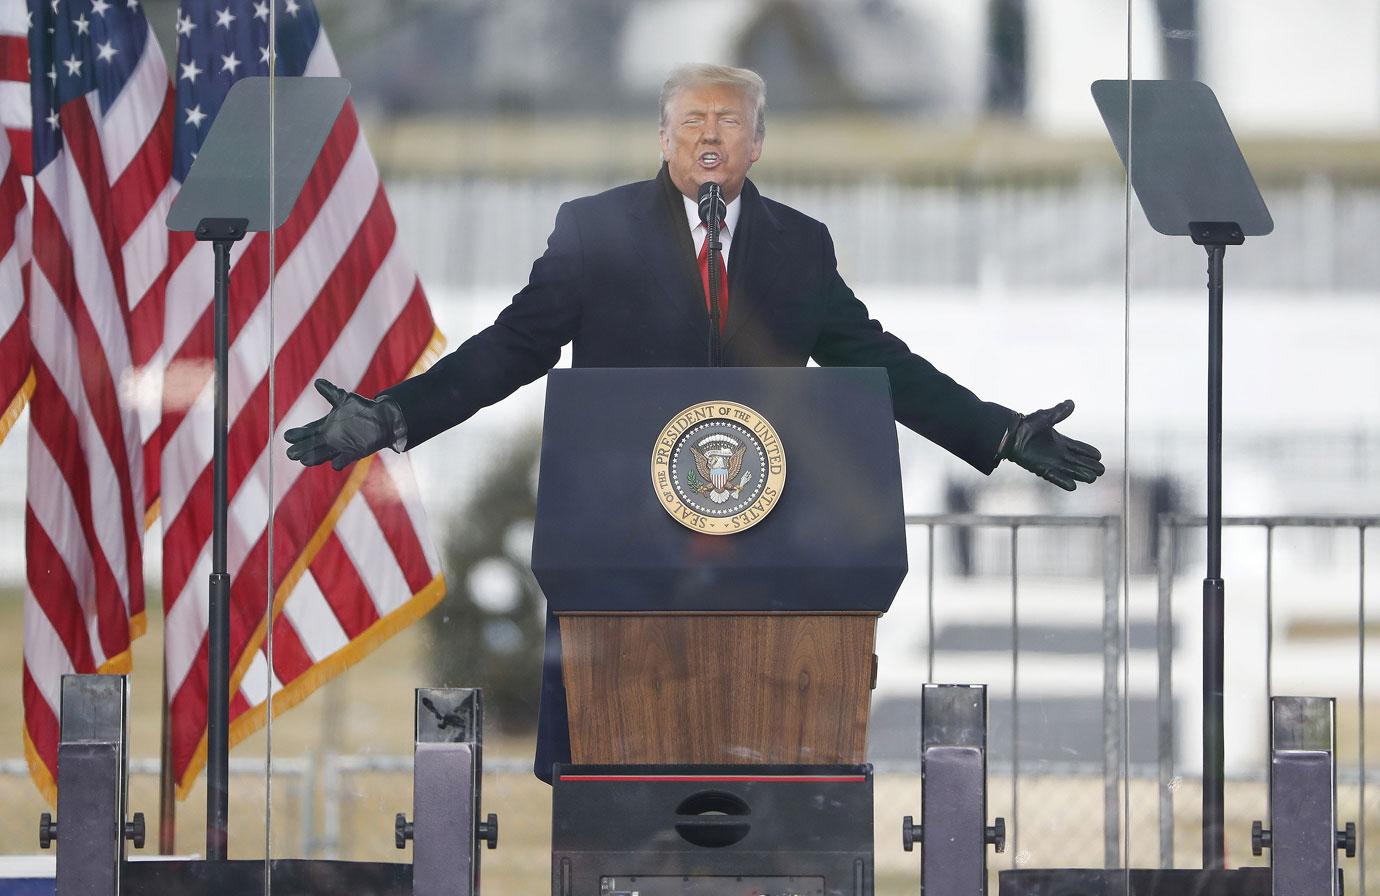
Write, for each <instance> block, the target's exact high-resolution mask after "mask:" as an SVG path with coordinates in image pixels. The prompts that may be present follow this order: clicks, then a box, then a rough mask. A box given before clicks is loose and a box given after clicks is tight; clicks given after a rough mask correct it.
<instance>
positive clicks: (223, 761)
mask: <svg viewBox="0 0 1380 896" xmlns="http://www.w3.org/2000/svg"><path fill="white" fill-rule="evenodd" d="M248 225H249V221H248V219H245V218H204V219H202V221H201V223H200V224H198V225H197V229H196V237H197V239H198V240H201V241H204V242H210V243H211V248H212V250H213V251H214V253H215V268H216V289H215V303H214V310H213V315H214V318H215V365H216V391H215V438H214V441H213V446H214V449H213V450H214V454H213V462H212V477H213V479H212V482H213V484H212V514H213V516H212V520H213V524H212V530H211V580H210V619H209V631H208V633H207V645H208V649H207V660H208V662H207V665H208V670H207V694H206V858H208V859H210V860H212V861H223V860H224V859H225V858H226V857H227V855H228V853H229V845H230V844H229V839H230V838H229V827H230V574H229V572H228V571H227V570H226V559H225V537H226V531H225V516H226V509H227V507H228V505H229V495H228V494H227V487H226V466H225V462H226V457H225V446H226V438H227V433H228V432H229V402H228V399H227V395H226V391H227V390H226V387H227V384H228V383H229V380H230V248H231V247H232V246H233V245H234V244H235V242H236V241H237V240H239V239H241V238H242V237H243V236H244V234H245V229H246V228H247V227H248Z"/></svg>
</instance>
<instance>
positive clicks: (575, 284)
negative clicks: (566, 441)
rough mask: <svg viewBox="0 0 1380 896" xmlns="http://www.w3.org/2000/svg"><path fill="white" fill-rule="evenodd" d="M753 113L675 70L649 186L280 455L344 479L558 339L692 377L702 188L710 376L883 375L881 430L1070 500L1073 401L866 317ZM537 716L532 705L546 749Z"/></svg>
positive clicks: (577, 348) (452, 417)
mask: <svg viewBox="0 0 1380 896" xmlns="http://www.w3.org/2000/svg"><path fill="white" fill-rule="evenodd" d="M765 108H766V90H765V85H764V84H763V82H762V79H761V77H759V76H758V75H757V74H756V73H755V72H752V71H748V70H746V69H737V68H727V67H723V66H715V65H698V64H697V65H686V66H682V67H679V68H677V69H675V70H674V71H673V72H672V73H671V75H670V77H669V78H668V79H667V80H666V83H665V85H664V86H663V88H662V91H661V122H660V131H659V133H660V141H661V152H662V157H663V159H664V163H663V164H662V167H661V170H660V171H659V172H658V173H657V175H656V176H655V177H654V178H652V179H651V180H647V181H641V182H638V183H633V184H627V185H625V186H621V187H616V188H614V189H612V190H608V191H606V192H604V193H600V194H598V195H596V196H586V197H582V198H579V199H574V200H572V201H569V202H566V203H565V204H564V205H562V206H561V208H560V210H559V211H558V212H557V214H556V221H555V226H554V228H553V230H552V232H551V236H550V238H549V239H548V242H547V249H546V252H545V253H544V254H543V255H542V256H541V257H540V258H538V259H537V260H536V262H535V263H534V264H533V266H532V273H531V276H530V278H529V280H528V283H527V285H526V286H525V287H524V288H523V289H522V290H521V291H520V292H519V293H518V294H517V295H516V296H514V297H513V301H512V303H511V304H509V305H508V306H507V307H506V308H505V309H504V310H503V311H502V312H501V313H500V314H499V315H498V318H497V319H496V320H495V322H494V323H493V325H492V326H489V327H488V328H486V329H484V330H481V331H480V332H479V333H477V334H475V335H474V336H472V337H470V338H469V339H467V340H466V341H465V342H463V343H462V344H461V345H460V346H459V347H458V348H456V349H455V351H453V352H451V353H450V354H449V355H447V356H446V357H444V358H442V359H441V360H440V361H439V362H438V363H437V364H436V365H435V366H434V367H432V368H431V369H430V370H429V371H427V372H425V373H423V374H420V375H418V376H416V377H413V378H412V379H409V380H407V381H405V382H402V383H398V384H396V385H394V386H391V387H389V388H388V389H385V390H384V391H383V392H382V393H380V394H379V395H378V396H377V397H376V398H373V399H370V398H366V397H364V396H361V395H358V394H356V393H353V392H347V391H345V390H344V389H341V388H339V387H337V386H335V385H333V384H331V383H329V382H327V381H325V380H318V381H317V384H316V385H317V389H318V390H319V391H320V392H321V394H322V395H323V396H324V397H325V398H326V399H327V400H328V401H329V402H330V404H331V411H330V412H329V413H328V414H326V415H325V416H324V417H322V418H321V419H319V420H316V421H314V422H312V423H309V424H307V425H305V426H301V427H296V428H294V429H289V430H288V431H287V432H286V433H285V436H286V439H287V441H288V442H289V443H291V444H290V446H289V448H288V449H287V453H288V456H289V457H290V458H292V459H294V460H298V461H301V462H302V463H303V464H305V465H308V466H311V465H315V464H321V463H326V462H330V463H331V465H332V466H333V467H335V468H336V469H343V468H344V467H345V466H347V465H349V464H351V463H354V462H355V461H357V460H359V459H360V458H363V457H366V456H368V455H369V454H372V453H373V452H375V451H379V450H380V449H383V448H386V447H391V448H393V449H394V450H407V449H411V448H414V447H416V446H418V445H420V444H422V443H423V442H425V441H426V440H428V439H430V438H431V437H433V436H435V435H436V434H437V433H439V432H441V431H443V430H445V429H448V428H450V427H452V426H454V425H456V424H457V423H461V422H462V421H464V420H466V419H468V418H469V417H470V416H471V415H473V414H474V413H475V412H476V411H478V410H479V409H480V408H483V407H486V406H488V405H490V404H493V403H495V402H497V401H500V400H502V399H503V398H505V397H507V396H508V395H510V394H511V393H512V392H514V391H515V390H516V389H517V388H518V387H520V386H523V385H525V384H527V383H530V382H532V381H533V380H535V379H537V378H538V377H541V376H543V375H544V374H545V373H546V372H547V371H548V370H550V369H551V368H552V367H553V366H555V364H556V363H557V361H558V360H559V359H560V357H561V352H562V350H563V348H564V347H565V345H566V344H571V345H572V350H573V355H572V359H571V363H572V365H573V366H575V367H703V366H705V365H706V363H707V359H708V351H707V346H708V344H709V341H710V339H709V337H710V315H709V301H710V300H709V295H710V287H709V267H708V259H707V253H706V252H705V243H706V229H705V226H704V224H703V223H702V222H701V220H700V215H699V208H698V203H697V199H698V196H699V190H700V187H701V185H703V184H705V183H707V182H710V181H713V182H715V183H717V184H718V185H719V186H720V188H721V190H722V195H723V200H724V202H725V203H726V213H725V214H724V215H723V218H722V222H721V225H720V242H721V244H722V247H723V248H722V250H721V261H722V263H723V265H724V267H723V268H721V275H720V277H719V282H720V283H721V284H723V285H724V286H722V287H721V291H720V302H719V308H720V330H721V333H720V339H721V345H722V357H723V363H724V365H725V366H734V367H801V366H804V365H805V364H806V362H807V361H808V360H810V359H814V360H815V361H816V362H817V363H818V364H820V365H821V366H856V367H882V368H885V369H886V370H887V373H888V375H889V377H890V381H891V389H892V400H893V404H894V408H895V416H896V420H897V421H898V422H899V423H902V424H904V425H905V426H907V427H909V428H910V429H912V430H914V431H916V432H918V433H920V434H921V435H923V436H925V437H926V438H928V439H929V440H930V441H932V442H934V443H936V444H937V445H939V446H940V447H942V448H945V449H946V450H948V451H950V452H951V453H953V454H954V455H956V456H958V457H960V458H962V459H963V460H965V461H967V462H968V463H969V464H970V465H972V466H973V467H974V468H976V469H977V470H979V471H981V472H982V473H984V474H986V473H991V472H992V470H993V469H995V468H996V466H997V464H998V463H999V462H1001V461H1002V460H1009V461H1012V462H1014V463H1015V464H1017V465H1018V466H1020V467H1023V468H1025V469H1026V470H1029V471H1030V472H1032V473H1034V474H1035V475H1037V476H1040V477H1042V478H1043V479H1045V480H1047V481H1049V482H1051V483H1053V484H1055V485H1057V486H1059V487H1060V488H1064V489H1067V490H1069V491H1072V490H1073V489H1074V488H1075V487H1076V484H1077V483H1079V482H1083V483H1091V482H1093V481H1094V480H1096V479H1097V477H1098V476H1100V475H1102V473H1103V472H1104V468H1103V465H1102V463H1101V454H1100V453H1099V452H1098V450H1097V449H1096V448H1094V447H1093V446H1091V445H1088V444H1086V443H1083V442H1080V441H1077V440H1075V439H1071V438H1068V437H1066V436H1064V435H1062V434H1060V433H1059V432H1058V431H1056V430H1055V428H1054V427H1055V424H1057V423H1059V422H1060V421H1062V420H1064V419H1065V418H1067V417H1068V416H1069V414H1071V413H1072V412H1073V402H1072V401H1064V402H1062V403H1060V404H1058V405H1056V406H1054V407H1051V408H1047V409H1044V410H1037V411H1035V412H1033V413H1030V414H1020V413H1017V412H1016V411H1013V410H1011V409H1009V408H1006V407H1003V406H1002V405H999V404H995V403H992V402H986V401H983V400H981V399H979V398H978V397H977V396H976V395H974V394H973V393H972V392H971V391H970V390H968V389H966V388H965V387H963V386H962V385H960V384H958V383H957V382H955V381H954V380H953V379H951V378H950V377H949V376H947V375H945V374H944V373H942V372H940V371H939V370H937V369H936V368H935V367H934V366H933V365H932V364H930V363H929V362H928V361H926V360H925V359H924V358H922V357H920V356H919V355H917V354H915V353H914V352H912V351H910V349H909V348H907V346H906V344H905V343H904V342H903V341H901V339H899V338H898V337H896V336H894V335H892V334H891V333H889V332H887V331H886V330H884V329H883V328H882V326H881V325H880V324H879V323H878V322H877V321H875V320H872V319H871V318H870V317H869V315H868V312H867V308H866V307H865V306H864V305H863V303H862V302H861V301H860V300H859V299H858V298H857V297H856V296H855V295H854V294H853V291H852V290H851V289H849V287H848V285H847V283H845V282H844V280H843V278H842V277H841V276H840V274H839V271H838V268H837V264H836V260H835V256H834V244H833V240H832V238H831V236H830V234H829V230H828V228H827V227H826V226H825V225H824V224H822V223H820V222H818V221H815V220H813V219H811V218H809V217H807V216H806V215H803V214H801V213H800V212H798V211H796V210H795V209H792V208H790V207H788V206H786V205H783V204H781V203H779V202H775V201H773V200H771V199H768V198H766V197H765V196H763V195H762V194H761V193H760V192H759V191H758V189H757V187H756V186H755V185H754V184H753V183H752V181H750V180H748V179H747V173H748V170H749V169H750V168H751V167H752V164H753V163H754V162H756V161H757V160H758V159H759V158H760V157H761V154H762V148H763V143H764V138H765V136H766V120H765V117H764V113H765ZM725 287H726V288H725ZM557 674H559V673H557ZM561 708H562V709H563V707H561ZM562 720H563V713H562ZM548 721H549V719H548V713H547V712H546V711H545V702H544V711H543V722H542V728H543V742H544V745H547V744H546V743H545V741H546V734H547V730H546V729H547V728H548ZM559 733H560V732H556V735H557V736H559ZM551 746H552V748H553V749H554V751H555V754H556V755H555V756H554V757H553V758H554V761H563V757H562V756H561V755H560V746H559V744H556V745H551ZM539 750H540V748H539ZM566 758H568V755H567V757H566ZM544 767H545V768H546V769H547V770H548V771H549V769H550V765H549V764H545V766H544Z"/></svg>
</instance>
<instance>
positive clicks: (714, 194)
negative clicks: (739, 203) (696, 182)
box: [700, 181, 728, 232]
mask: <svg viewBox="0 0 1380 896" xmlns="http://www.w3.org/2000/svg"><path fill="white" fill-rule="evenodd" d="M711 208H712V209H714V210H715V211H717V212H718V214H716V215H714V216H713V220H714V223H713V224H710V223H709V221H710V214H709V210H710V209H711ZM727 215H728V206H727V205H726V204H725V203H724V194H723V188H722V187H720V186H719V185H718V184H716V183H714V182H713V181H709V182H708V183H704V184H700V223H701V224H703V225H704V227H705V229H706V230H713V231H715V232H717V231H718V229H719V222H720V221H722V220H723V219H724V218H725V217H726V216H727Z"/></svg>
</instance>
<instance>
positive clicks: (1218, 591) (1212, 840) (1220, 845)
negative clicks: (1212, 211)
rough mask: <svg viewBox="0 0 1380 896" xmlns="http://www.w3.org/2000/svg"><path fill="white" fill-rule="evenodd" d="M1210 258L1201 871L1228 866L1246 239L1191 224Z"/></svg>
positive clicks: (1231, 229)
mask: <svg viewBox="0 0 1380 896" xmlns="http://www.w3.org/2000/svg"><path fill="white" fill-rule="evenodd" d="M1189 231H1190V233H1191V235H1192V237H1193V241H1194V242H1195V243H1197V244H1199V245H1200V246H1202V247H1203V248H1204V249H1206V250H1207V256H1208V395H1207V399H1208V402H1207V404H1208V433H1207V435H1208V439H1207V443H1208V454H1207V492H1208V493H1207V505H1208V506H1207V576H1206V577H1205V578H1204V579H1203V867H1204V868H1207V869H1217V868H1225V867H1226V797H1225V784H1224V777H1225V764H1226V749H1225V743H1226V728H1225V723H1224V721H1223V699H1222V692H1223V672H1224V668H1225V655H1226V640H1225V631H1224V628H1225V618H1226V591H1227V586H1226V582H1225V581H1223V579H1222V260H1223V258H1224V257H1225V256H1226V254H1227V246H1228V245H1240V244H1241V243H1242V242H1244V240H1245V238H1244V236H1243V234H1242V232H1241V228H1240V227H1238V226H1237V225H1236V224H1234V223H1217V222H1210V223H1198V222H1195V223H1191V224H1189Z"/></svg>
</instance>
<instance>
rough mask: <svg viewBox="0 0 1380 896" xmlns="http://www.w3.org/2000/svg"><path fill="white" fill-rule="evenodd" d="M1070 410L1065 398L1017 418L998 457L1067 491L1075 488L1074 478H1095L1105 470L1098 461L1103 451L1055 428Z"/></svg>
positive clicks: (1090, 479) (1088, 479) (1080, 479)
mask: <svg viewBox="0 0 1380 896" xmlns="http://www.w3.org/2000/svg"><path fill="white" fill-rule="evenodd" d="M1072 413H1073V402H1072V401H1068V400H1065V401H1061V402H1060V403H1059V404H1057V405H1055V406H1054V407H1052V408H1045V409H1044V410H1042V411H1036V412H1034V413H1033V414H1027V415H1024V416H1022V417H1020V418H1019V419H1018V420H1017V421H1016V423H1015V425H1013V426H1012V427H1011V430H1010V432H1008V433H1007V435H1006V439H1005V440H1004V441H1003V443H1002V449H1001V452H1000V456H1001V457H1002V459H1004V460H1010V461H1015V462H1016V463H1017V464H1019V465H1021V466H1022V467H1025V468H1026V469H1027V470H1029V471H1030V472H1032V473H1034V474H1035V475H1036V476H1039V477H1040V478H1041V479H1044V480H1046V481H1047V482H1052V483H1054V484H1055V485H1057V486H1059V487H1060V488H1062V489H1065V490H1067V491H1073V490H1074V489H1075V488H1076V487H1077V486H1075V485H1074V482H1075V480H1076V481H1078V482H1092V481H1094V480H1095V479H1097V477H1099V476H1101V475H1102V474H1103V473H1105V472H1107V468H1106V467H1104V466H1102V464H1101V460H1102V452H1101V451H1098V450H1097V449H1096V448H1094V447H1093V446H1091V445H1089V444H1088V443H1086V442H1080V441H1078V440H1077V439H1070V438H1068V437H1067V436H1062V435H1060V434H1059V433H1057V432H1055V431H1054V424H1056V423H1059V422H1060V421H1062V420H1066V419H1068V416H1069V414H1072Z"/></svg>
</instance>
